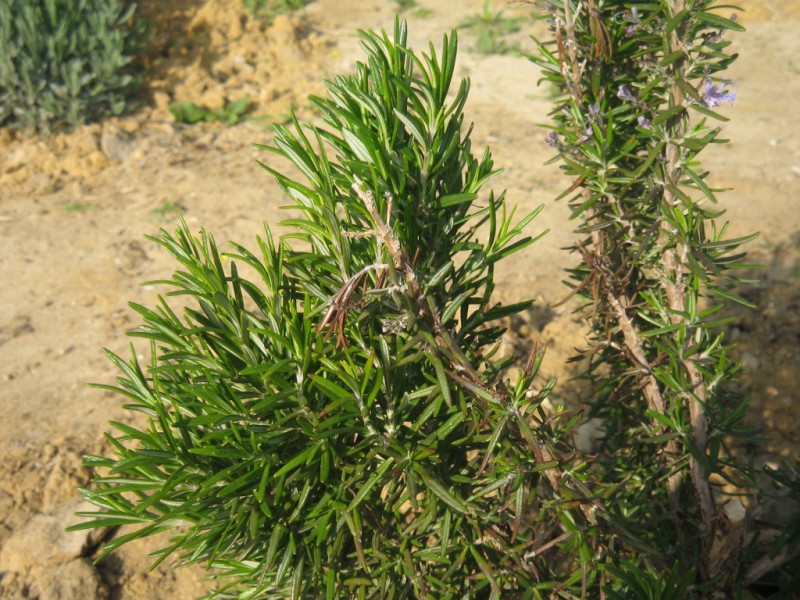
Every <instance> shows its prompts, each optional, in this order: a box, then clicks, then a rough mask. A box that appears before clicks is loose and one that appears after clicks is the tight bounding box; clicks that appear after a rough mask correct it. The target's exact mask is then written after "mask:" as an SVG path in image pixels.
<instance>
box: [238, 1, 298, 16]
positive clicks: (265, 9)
mask: <svg viewBox="0 0 800 600" xmlns="http://www.w3.org/2000/svg"><path fill="white" fill-rule="evenodd" d="M311 2H312V0H242V7H243V8H244V9H245V10H246V11H247V12H249V13H250V14H251V15H253V16H254V17H256V18H259V19H263V20H265V21H271V20H272V19H274V18H275V17H276V16H277V15H284V14H289V13H293V12H295V11H298V10H300V9H301V8H303V7H304V6H305V5H306V4H309V3H311Z"/></svg>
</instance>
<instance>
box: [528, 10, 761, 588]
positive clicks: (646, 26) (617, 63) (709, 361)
mask: <svg viewBox="0 0 800 600" xmlns="http://www.w3.org/2000/svg"><path fill="white" fill-rule="evenodd" d="M546 4H547V6H548V8H549V13H550V14H549V17H550V19H551V21H550V23H551V30H552V32H553V37H554V39H553V40H552V41H551V42H549V43H548V44H546V45H542V46H541V52H540V54H539V56H538V58H537V59H536V60H537V62H538V63H539V64H540V65H541V66H542V68H543V70H544V78H545V79H547V80H549V81H550V82H552V83H553V84H555V86H556V87H557V88H558V89H559V90H561V92H562V96H561V97H560V99H559V101H558V103H557V106H556V109H555V110H554V111H553V113H552V115H553V117H554V120H555V123H554V125H553V126H552V131H551V133H550V134H549V135H548V136H547V142H548V144H549V145H551V146H553V147H555V148H556V149H557V150H558V151H559V154H560V157H561V160H562V169H563V170H564V171H565V172H566V173H567V174H568V175H570V176H571V177H572V178H573V179H574V182H573V184H572V186H571V187H570V189H569V190H568V192H566V193H565V194H563V195H562V196H565V195H569V194H572V195H571V197H570V207H571V208H572V211H573V218H578V217H579V218H580V219H581V226H580V227H579V229H578V232H579V233H580V234H582V236H583V237H582V239H581V240H580V241H579V242H577V243H576V244H575V246H574V248H573V250H574V251H575V252H577V253H579V254H580V256H581V259H582V264H581V265H580V266H578V267H577V268H575V269H574V270H573V271H572V278H573V281H574V293H576V294H578V295H579V296H581V297H582V298H584V299H585V300H586V301H587V302H588V305H589V306H590V307H591V316H590V319H591V322H592V325H593V332H594V334H593V340H592V343H591V346H590V347H589V348H587V349H586V350H585V351H584V352H583V355H584V356H585V357H587V358H588V359H589V360H588V365H589V366H588V373H589V375H590V376H591V378H592V379H593V381H594V382H595V390H594V393H595V397H594V398H593V399H592V403H591V416H595V417H600V418H602V419H604V422H605V427H606V431H607V433H606V436H605V438H604V455H605V458H606V461H605V468H606V469H607V473H606V474H605V475H604V477H611V478H612V479H613V478H623V477H631V473H632V474H633V475H632V476H633V478H634V479H635V478H645V477H647V478H651V481H665V482H666V485H665V486H663V487H661V486H656V485H653V484H652V483H650V484H647V487H649V488H650V489H651V493H652V494H653V495H654V500H655V501H654V502H653V504H652V506H650V507H647V510H648V511H652V512H651V514H653V515H656V514H658V513H659V512H661V511H665V512H667V513H668V514H670V515H671V522H672V526H671V527H668V528H666V529H664V530H663V532H662V533H663V534H664V535H665V536H667V537H666V538H665V539H669V540H671V541H670V543H671V544H672V545H674V547H675V548H676V549H678V550H679V552H678V555H679V556H682V557H683V560H684V561H685V562H687V563H689V562H695V558H694V557H698V558H699V559H700V562H699V564H700V567H701V569H700V570H701V575H702V576H703V577H704V578H707V579H714V578H720V577H722V578H723V579H725V580H727V581H728V582H729V583H731V582H732V581H734V580H735V579H736V571H733V572H732V571H731V569H730V562H728V561H729V559H738V556H739V552H740V542H741V539H742V537H741V535H738V534H737V535H733V536H727V537H726V536H725V535H723V529H725V528H726V527H727V526H725V525H723V524H722V523H723V521H724V519H725V518H726V515H722V513H721V506H720V505H719V502H718V501H717V500H715V496H716V495H717V493H716V492H715V489H714V485H713V484H712V478H713V477H714V476H717V477H718V478H726V479H729V480H730V479H733V481H734V484H735V485H743V482H744V479H743V473H742V471H741V470H740V469H738V468H737V467H736V466H735V465H734V464H732V461H731V460H730V456H729V453H728V452H727V451H726V449H725V439H726V437H727V436H729V435H730V434H734V433H737V429H738V427H739V426H738V421H739V420H740V418H741V416H742V415H743V412H744V409H745V407H746V403H743V402H738V401H735V398H734V396H733V395H732V394H731V392H730V390H729V387H730V386H729V385H728V386H726V384H727V383H728V382H730V381H731V379H732V377H733V376H734V375H735V373H736V371H737V368H736V366H735V365H734V364H733V363H732V362H731V361H730V359H729V358H728V357H727V354H726V349H725V347H724V345H723V343H722V334H721V332H720V330H719V328H720V326H721V325H722V324H723V323H722V322H721V321H719V320H718V319H717V317H716V313H717V312H718V311H719V310H720V309H721V308H722V303H723V301H725V300H733V301H739V302H743V303H744V301H742V300H741V299H739V298H737V297H736V296H734V295H733V294H732V293H731V292H730V288H731V287H732V286H733V285H734V284H735V283H736V279H735V278H734V277H733V276H731V273H730V272H731V270H732V269H735V268H740V267H742V266H743V265H742V264H741V263H740V259H741V258H742V254H740V253H737V249H738V248H739V246H740V245H741V244H742V243H744V242H746V241H748V240H749V239H752V237H753V236H748V237H746V238H740V239H733V240H730V239H725V237H724V233H725V229H726V228H725V227H724V226H722V227H718V226H717V224H716V222H715V221H714V218H715V217H716V216H718V214H719V213H716V214H715V213H714V211H713V210H712V206H711V205H713V204H714V203H716V197H715V192H716V191H718V190H714V189H712V188H711V187H710V186H709V184H708V182H707V181H706V177H707V173H705V172H703V171H701V170H700V169H699V163H698V162H697V155H698V154H699V153H700V152H701V151H702V150H703V149H704V148H705V147H706V146H707V145H709V144H711V143H718V142H719V140H718V139H717V137H718V135H719V128H717V127H713V126H711V125H710V124H709V120H722V121H724V120H726V119H725V118H724V117H723V116H722V115H719V114H718V113H716V112H715V111H714V109H715V108H717V107H718V106H719V105H720V104H721V103H725V102H732V101H733V100H734V99H735V92H733V91H732V90H731V89H730V88H731V86H732V84H731V82H729V81H727V80H725V79H722V78H721V77H720V73H721V72H722V71H723V70H724V69H725V68H726V67H727V66H728V65H729V64H730V63H731V61H732V60H734V59H735V55H731V54H729V53H728V52H727V47H728V45H729V42H728V41H727V40H726V39H725V37H724V36H725V33H726V32H727V31H729V30H735V31H741V30H742V27H741V26H740V25H738V24H737V23H736V20H735V16H732V17H730V18H727V17H723V16H720V15H719V14H718V13H717V12H713V10H714V8H715V4H716V2H714V0H661V1H660V2H656V3H653V2H630V1H622V0H609V1H605V2H600V1H599V0H548V1H547V2H546ZM631 465H635V466H634V468H633V469H631V468H630V466H631ZM623 467H625V468H623ZM687 479H688V480H687ZM642 483H644V481H642ZM622 489H624V488H621V490H622ZM631 500H632V496H631V495H630V494H629V493H627V492H625V491H622V493H621V494H620V497H619V501H621V502H623V503H626V502H630V501H631ZM662 501H663V502H665V505H664V506H660V502H662ZM689 515H692V517H691V518H687V516H689ZM731 528H733V524H731ZM692 540H700V544H699V546H697V545H693V544H692ZM723 570H724V572H723Z"/></svg>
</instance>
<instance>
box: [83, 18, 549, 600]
mask: <svg viewBox="0 0 800 600" xmlns="http://www.w3.org/2000/svg"><path fill="white" fill-rule="evenodd" d="M362 40H363V46H364V50H365V52H366V55H367V57H368V58H367V62H365V63H362V64H359V65H358V67H357V69H356V73H355V74H354V75H350V76H341V77H336V78H334V79H333V80H332V81H330V82H328V95H327V97H326V98H314V99H313V102H314V104H315V105H316V106H317V107H318V108H319V109H320V111H321V112H322V114H323V119H324V125H323V126H312V125H302V124H301V123H299V122H298V121H297V119H295V118H293V122H292V128H291V129H290V128H287V127H282V126H276V128H275V132H276V136H275V142H274V145H273V146H270V147H266V148H267V149H268V150H269V151H271V152H274V153H276V154H278V155H280V156H282V157H283V158H286V159H288V160H289V161H291V163H293V165H294V167H296V169H297V170H298V171H299V173H300V174H301V176H302V177H301V178H299V179H295V178H292V177H290V176H288V175H285V174H282V173H279V172H277V171H276V170H274V169H273V168H271V167H269V166H266V165H265V168H266V169H267V170H268V171H270V172H271V173H272V174H273V175H274V176H275V177H276V178H277V180H278V182H279V183H280V185H281V187H282V188H283V189H284V191H285V192H286V194H287V196H288V197H289V199H290V200H291V205H290V207H291V208H293V209H294V212H295V214H297V215H298V216H296V217H294V218H290V219H287V220H286V221H285V223H284V224H285V225H287V226H289V227H291V230H290V232H289V233H287V234H286V235H285V236H284V237H283V238H282V239H280V240H276V239H275V238H274V237H273V236H272V234H271V232H270V230H269V229H267V230H266V231H265V235H264V237H263V238H262V239H260V240H259V242H258V250H257V252H251V251H250V250H247V249H246V248H244V247H243V246H240V245H234V249H235V251H234V252H233V253H232V254H230V255H222V254H221V253H220V252H219V250H218V248H217V245H216V244H215V242H214V240H213V238H212V237H211V236H210V235H207V234H205V233H202V234H201V235H200V236H199V237H194V236H193V235H192V234H191V232H190V231H189V230H188V228H187V227H186V225H185V224H184V225H182V227H181V228H180V229H178V230H177V231H176V232H175V233H174V234H169V233H167V232H164V231H162V233H161V235H160V236H159V237H157V238H154V240H155V241H156V242H158V243H159V244H160V245H162V246H163V247H164V248H165V249H166V250H167V251H168V252H169V253H170V254H171V255H172V256H173V257H174V258H175V259H176V260H177V261H178V263H179V264H180V270H179V271H178V272H176V273H175V274H174V276H173V277H172V279H170V280H169V281H165V282H161V283H164V284H166V285H169V286H170V288H171V291H170V292H169V295H170V296H178V297H179V298H180V299H183V300H184V301H185V303H186V305H187V306H186V308H185V310H184V311H183V315H180V314H179V313H178V312H176V310H175V309H174V308H173V306H172V305H171V303H170V302H168V301H167V300H166V299H162V300H161V303H160V304H159V306H158V307H157V308H155V309H151V308H147V307H144V306H140V305H134V306H133V308H134V309H135V310H136V311H137V312H138V313H139V314H140V315H141V316H142V319H143V325H142V327H141V328H140V329H139V330H138V331H137V332H135V333H134V334H133V335H134V336H135V337H137V338H142V339H144V340H146V341H147V342H149V344H150V346H151V355H152V358H151V362H150V364H149V365H146V366H144V365H142V364H140V361H139V360H138V359H137V358H136V354H135V353H132V358H131V359H129V360H125V359H123V358H121V357H119V356H116V355H114V354H112V353H109V356H110V358H111V360H112V361H113V362H114V363H115V364H116V366H117V368H118V369H119V370H120V377H119V378H118V381H117V384H116V385H113V386H101V387H104V388H107V389H110V390H112V391H114V392H115V393H118V394H121V395H123V396H124V397H126V398H127V400H128V405H127V406H128V408H129V409H131V410H134V411H139V412H142V413H144V415H146V418H147V426H146V427H137V426H132V425H128V424H125V423H120V422H116V423H113V424H112V425H113V426H114V428H115V429H116V434H115V435H111V434H109V435H108V440H109V442H110V443H111V444H112V445H113V447H114V451H115V454H114V456H112V457H103V456H93V457H89V458H88V464H89V465H91V466H92V467H95V468H96V469H97V470H98V476H97V477H96V479H95V482H94V485H93V487H91V488H89V489H86V490H83V494H84V496H85V497H86V498H87V499H88V500H89V501H90V502H92V503H93V504H95V505H96V506H98V507H99V509H100V510H99V511H98V512H94V513H86V514H85V516H87V517H88V518H89V520H88V521H87V522H86V523H85V524H84V525H82V526H81V527H116V526H121V525H131V526H133V529H132V531H131V532H130V533H127V534H125V535H121V536H119V537H116V538H114V539H112V540H111V541H110V542H109V543H108V544H107V546H106V547H105V551H104V552H105V553H107V552H110V551H112V550H113V549H115V548H117V547H118V546H119V545H121V544H124V543H127V542H129V541H131V540H133V539H137V538H140V537H143V536H148V535H152V534H155V533H158V532H161V531H166V530H169V531H171V532H173V537H172V542H171V543H170V545H169V546H167V547H165V548H164V549H162V550H161V551H159V552H158V553H157V555H156V556H157V560H158V561H160V560H163V559H164V558H165V557H166V556H168V555H170V554H171V553H173V552H175V553H178V554H179V556H180V558H181V560H182V561H183V562H186V563H194V562H200V563H203V564H205V565H207V566H208V567H210V568H213V569H214V573H215V579H216V581H217V585H218V587H217V589H216V591H215V592H214V593H215V594H221V595H224V596H235V597H242V598H251V597H259V598H272V597H274V598H285V597H294V598H299V597H316V598H320V597H326V598H336V597H341V596H342V595H347V596H351V597H359V598H372V597H383V598H400V597H419V596H426V595H430V596H435V597H440V598H455V597H464V596H465V595H472V596H476V595H486V596H489V595H491V596H493V597H500V596H501V594H502V590H519V589H523V588H524V587H525V586H527V585H532V584H533V582H534V573H535V567H531V565H530V564H529V560H528V559H526V558H525V556H524V554H525V551H526V549H527V548H528V547H529V546H530V544H531V543H532V542H533V540H532V539H531V537H530V536H531V535H532V530H531V528H530V527H529V526H528V523H529V521H530V520H531V518H533V517H532V515H531V514H530V512H529V511H530V507H531V506H532V505H534V504H535V503H536V502H537V499H536V496H537V494H536V490H537V483H538V481H539V479H540V478H541V475H542V472H543V471H544V470H545V469H548V468H552V467H553V465H552V464H549V465H548V464H541V463H539V462H537V461H536V460H534V458H533V457H532V456H531V454H530V452H528V451H527V449H526V448H525V446H524V445H522V444H520V443H519V440H518V439H517V438H516V437H515V433H516V432H518V430H519V426H520V425H519V424H520V423H521V424H527V423H528V422H529V421H530V420H531V419H532V418H534V417H536V418H538V419H539V420H540V421H541V420H542V419H543V418H544V413H543V412H542V411H541V408H540V406H541V402H542V400H543V399H544V398H545V396H546V393H547V389H544V390H541V393H539V394H537V395H536V396H531V395H530V394H528V390H529V388H530V386H531V385H532V381H533V378H534V377H535V374H536V370H537V368H538V363H539V361H540V360H541V356H540V355H538V354H534V355H532V357H531V362H530V363H529V365H528V367H527V370H526V374H525V376H524V377H522V378H521V380H520V381H519V382H518V383H517V385H516V386H515V387H514V388H512V389H507V388H506V387H505V384H504V383H503V382H502V381H501V379H500V374H501V372H502V369H503V368H504V367H505V366H506V365H507V364H508V363H507V361H506V360H496V359H493V358H492V354H493V352H494V348H495V343H496V342H497V341H498V339H499V336H500V335H501V333H502V329H501V328H500V327H499V326H497V324H496V323H497V320H498V319H500V318H503V317H506V316H509V315H512V314H514V313H516V312H518V311H520V310H522V309H523V308H525V307H527V306H528V305H529V303H528V302H523V303H520V304H516V305H512V306H501V305H494V304H492V303H491V301H490V295H491V291H492V290H493V269H494V265H495V264H496V263H497V261H499V260H501V259H502V258H505V257H507V256H509V255H511V254H513V253H514V252H516V251H518V250H521V249H522V248H525V247H526V246H528V245H529V244H530V243H531V242H532V241H533V240H532V239H531V238H528V237H520V234H521V229H522V228H523V227H524V226H525V225H526V224H527V223H528V222H529V221H530V220H531V219H532V218H533V216H534V215H535V213H534V214H531V215H528V216H526V217H525V218H523V219H522V220H521V221H520V222H518V223H514V222H513V211H511V212H508V211H507V210H506V205H505V201H504V198H503V195H502V194H501V195H499V196H495V195H494V194H492V193H489V194H488V195H486V194H483V196H482V201H481V203H480V204H478V202H479V198H480V197H481V191H482V190H481V188H482V186H483V184H484V183H485V182H486V180H487V179H488V178H489V177H490V176H491V175H492V174H493V173H494V172H495V171H494V170H493V164H492V160H491V156H490V154H489V152H488V150H487V151H486V152H485V153H483V155H482V156H481V157H480V158H476V157H475V156H473V155H472V153H471V147H470V141H469V129H466V128H465V127H464V124H463V112H462V111H463V106H464V103H465V101H466V97H467V91H468V87H469V86H468V82H466V81H464V82H462V83H461V85H460V87H459V88H458V91H457V92H456V94H455V96H453V97H452V98H451V97H450V96H449V94H448V92H449V88H450V85H451V82H452V78H453V73H454V66H455V59H456V36H455V33H453V34H452V35H451V36H449V37H448V36H445V38H444V40H443V44H442V47H441V50H440V51H439V52H437V50H436V49H435V48H434V47H433V46H431V47H430V49H429V53H428V54H422V55H421V56H417V55H416V54H414V53H413V52H412V51H411V50H410V49H409V48H408V47H407V41H406V40H407V32H406V28H405V24H404V23H402V22H398V23H397V24H396V28H395V32H394V37H393V38H390V37H389V36H387V35H386V34H382V35H379V34H374V33H363V34H362ZM479 228H482V230H486V234H485V235H483V234H482V235H481V236H479V234H478V229H479ZM480 237H483V238H484V241H479V238H480ZM487 238H488V239H487ZM479 369H480V371H479ZM495 390H503V394H504V396H503V397H504V398H505V399H506V400H504V401H503V402H499V401H498V400H497V395H496V393H495ZM525 426H526V427H527V425H525ZM529 435H531V436H532V435H533V434H532V433H530V432H529ZM179 524H180V525H183V527H182V528H179V529H176V526H177V525H179Z"/></svg>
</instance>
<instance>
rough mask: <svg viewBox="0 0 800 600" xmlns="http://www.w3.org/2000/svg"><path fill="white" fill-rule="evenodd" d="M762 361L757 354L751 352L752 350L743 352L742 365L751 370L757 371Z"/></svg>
mask: <svg viewBox="0 0 800 600" xmlns="http://www.w3.org/2000/svg"><path fill="white" fill-rule="evenodd" d="M760 364H761V361H759V360H758V357H757V356H756V355H755V354H751V353H750V352H745V353H743V354H742V365H744V367H745V368H746V369H748V370H750V371H755V370H756V369H758V367H759V365H760Z"/></svg>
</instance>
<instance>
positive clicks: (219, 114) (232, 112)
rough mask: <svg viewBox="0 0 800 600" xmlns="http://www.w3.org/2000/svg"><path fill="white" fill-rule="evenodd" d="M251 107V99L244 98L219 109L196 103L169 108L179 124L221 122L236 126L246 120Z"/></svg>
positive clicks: (178, 104) (171, 105)
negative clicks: (245, 116) (245, 117)
mask: <svg viewBox="0 0 800 600" xmlns="http://www.w3.org/2000/svg"><path fill="white" fill-rule="evenodd" d="M249 107H250V98H248V97H247V96H243V97H241V98H239V99H238V100H233V101H231V102H228V103H226V104H225V106H223V107H222V108H217V109H213V108H206V107H204V106H198V105H197V104H195V103H194V102H173V103H172V104H170V106H169V112H171V113H172V116H173V117H175V120H176V121H177V122H178V123H187V124H189V125H193V124H195V123H199V122H200V121H207V122H213V121H220V122H222V123H224V124H225V125H236V123H239V122H240V121H241V120H242V119H243V118H244V115H245V114H246V113H247V109H248V108H249Z"/></svg>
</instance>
